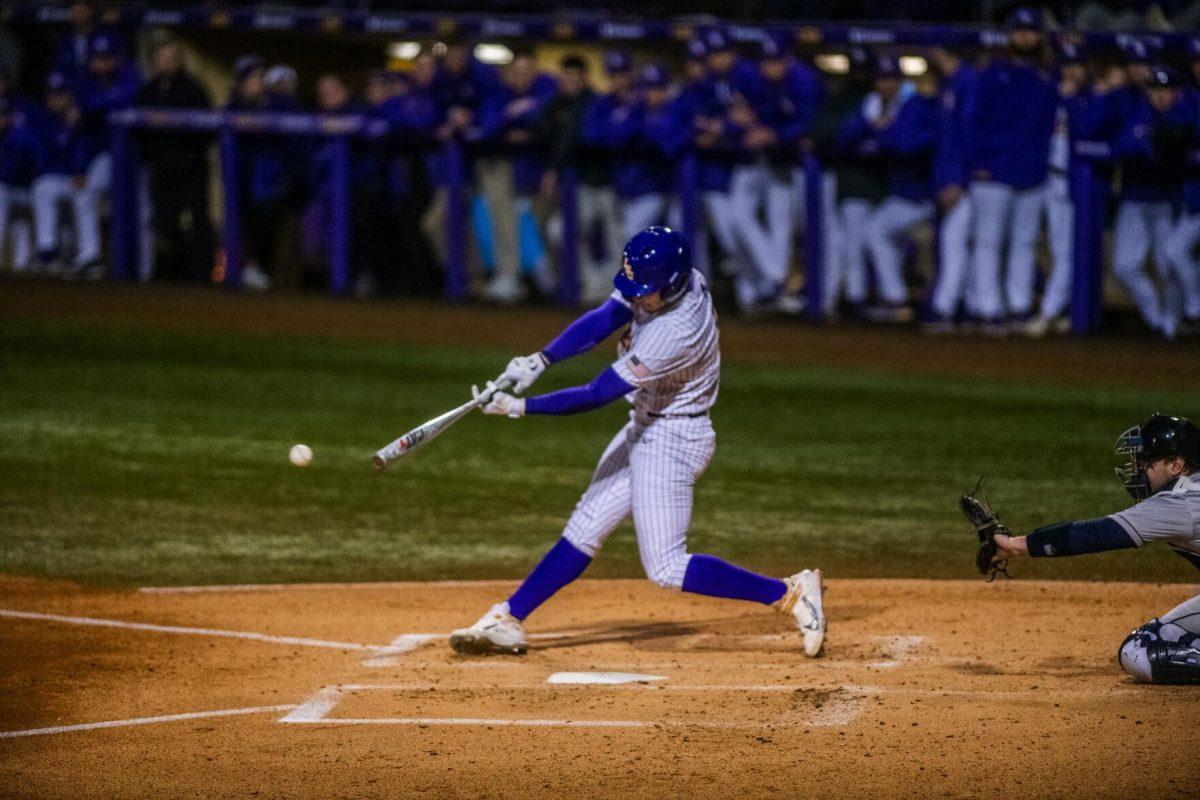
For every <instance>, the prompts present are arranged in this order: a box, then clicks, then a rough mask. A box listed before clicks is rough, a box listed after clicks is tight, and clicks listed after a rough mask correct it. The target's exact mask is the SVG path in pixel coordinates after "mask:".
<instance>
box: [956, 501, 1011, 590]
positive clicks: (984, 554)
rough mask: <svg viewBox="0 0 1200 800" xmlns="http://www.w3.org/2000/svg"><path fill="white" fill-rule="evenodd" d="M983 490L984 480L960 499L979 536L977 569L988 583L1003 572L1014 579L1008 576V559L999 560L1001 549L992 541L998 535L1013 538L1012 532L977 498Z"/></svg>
mask: <svg viewBox="0 0 1200 800" xmlns="http://www.w3.org/2000/svg"><path fill="white" fill-rule="evenodd" d="M981 488H983V478H980V479H979V483H977V484H975V488H974V489H972V490H971V491H970V492H968V493H967V494H964V495H963V496H962V497H960V498H959V500H958V507H959V508H961V509H962V512H963V514H965V515H966V516H967V519H968V520H970V521H971V524H972V525H974V526H975V533H976V534H978V535H979V549H978V550H977V551H976V552H975V567H976V569H978V570H979V574H980V575H986V576H987V579H988V583H991V582H992V581H994V580H995V579H996V573H997V572H1003V573H1004V577H1006V578H1011V577H1012V576H1011V575H1009V574H1008V559H1006V558H1005V559H999V560H997V558H996V553H997V552H998V551H999V548H998V547H997V546H996V542H995V541H993V540H992V536H994V535H995V534H997V533H1003V534H1004V535H1006V536H1011V535H1012V532H1011V531H1009V529H1008V528H1007V527H1005V526H1004V523H1002V522H1000V517H999V515H998V514H996V512H995V511H992V508H991V506H989V505H988V504H987V502H986V501H984V500H981V499H979V498H978V497H976V496H975V495H976V494H978V492H979V490H980V489H981Z"/></svg>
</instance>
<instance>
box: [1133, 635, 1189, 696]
mask: <svg viewBox="0 0 1200 800" xmlns="http://www.w3.org/2000/svg"><path fill="white" fill-rule="evenodd" d="M1117 661H1118V662H1120V664H1121V668H1122V669H1124V670H1125V671H1126V672H1128V673H1129V674H1130V675H1132V676H1133V677H1135V678H1137V679H1138V680H1139V681H1142V682H1143V683H1159V684H1200V650H1197V649H1196V648H1194V647H1189V646H1187V645H1183V644H1178V643H1176V642H1164V641H1162V640H1161V639H1157V638H1156V637H1153V636H1152V635H1149V634H1148V633H1147V632H1145V631H1143V630H1141V629H1139V630H1136V631H1134V632H1133V633H1131V634H1129V635H1128V636H1126V637H1125V641H1123V642H1121V649H1120V650H1118V651H1117Z"/></svg>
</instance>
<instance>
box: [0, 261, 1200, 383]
mask: <svg viewBox="0 0 1200 800" xmlns="http://www.w3.org/2000/svg"><path fill="white" fill-rule="evenodd" d="M573 317H574V313H573V312H569V311H565V310H561V309H547V308H534V307H520V308H495V307H486V306H478V305H448V304H445V303H440V302H432V301H428V302H421V301H368V302H363V301H347V300H337V299H333V298H330V297H326V296H320V295H294V294H268V295H237V294H231V293H228V292H225V291H222V290H219V289H213V288H191V287H180V286H161V285H158V286H121V285H117V284H71V283H63V282H56V281H39V280H13V279H7V280H5V279H0V319H4V318H13V319H15V318H31V319H42V320H44V319H59V320H63V321H67V322H79V323H87V324H104V325H129V326H137V327H147V326H149V327H161V328H172V329H182V330H198V331H229V332H237V333H250V334H262V335H277V334H284V335H291V336H319V337H328V338H332V339H342V340H348V341H369V342H389V343H390V342H404V343H410V344H435V345H448V346H454V345H460V346H473V345H482V346H487V347H494V348H510V349H512V350H513V351H514V352H521V353H524V352H528V351H529V349H530V348H532V347H537V346H539V345H541V344H544V343H545V342H547V341H549V339H550V338H552V337H553V336H554V335H555V334H556V333H557V332H558V331H559V330H560V329H561V328H562V327H563V325H565V324H566V323H567V322H569V321H570V320H571V319H572V318H573ZM605 352H607V350H606V351H605ZM721 352H722V356H723V357H724V358H726V359H732V360H733V361H736V362H741V363H758V364H772V365H784V366H810V365H817V366H833V367H843V368H849V369H871V370H878V371H883V372H891V373H897V372H898V373H905V374H921V375H941V376H948V377H962V376H965V377H974V378H1008V379H1015V380H1019V381H1039V382H1047V383H1052V384H1059V385H1087V386H1096V385H1099V386H1121V387H1133V388H1144V389H1153V388H1163V389H1178V388H1179V387H1182V386H1196V385H1200V339H1197V338H1195V337H1193V338H1191V339H1187V340H1181V341H1177V342H1172V343H1170V344H1168V343H1166V342H1163V341H1161V340H1159V339H1156V338H1154V337H1151V336H1149V335H1105V336H1096V337H1085V338H1051V339H1045V340H1036V341H1035V340H1030V339H1026V338H1024V337H1014V338H1009V339H982V338H978V337H944V336H943V337H931V336H923V335H921V334H920V333H919V332H917V331H916V330H915V329H914V328H911V327H900V328H894V327H889V326H877V327H871V328H866V327H861V326H854V325H841V326H831V327H819V326H812V325H807V324H803V323H799V322H796V321H786V320H784V321H761V322H753V323H746V322H742V321H739V320H730V319H726V318H724V317H723V318H722V328H721Z"/></svg>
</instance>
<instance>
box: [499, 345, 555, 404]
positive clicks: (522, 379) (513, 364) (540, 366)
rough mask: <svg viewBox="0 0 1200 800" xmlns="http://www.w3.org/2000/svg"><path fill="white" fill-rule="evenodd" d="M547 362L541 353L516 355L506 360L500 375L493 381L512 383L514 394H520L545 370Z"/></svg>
mask: <svg viewBox="0 0 1200 800" xmlns="http://www.w3.org/2000/svg"><path fill="white" fill-rule="evenodd" d="M548 363H549V362H548V361H547V360H546V357H545V356H544V355H542V354H541V353H534V354H533V355H529V356H517V357H516V358H514V359H513V360H512V361H510V362H508V366H507V367H505V368H504V372H502V373H500V377H498V378H496V380H495V383H497V384H500V383H506V382H507V383H509V384H511V385H512V390H513V391H514V392H515V393H516V394H521V393H522V392H524V391H525V390H526V389H528V388H529V387H530V386H532V385H533V382H534V381H536V380H537V379H538V377H540V376H541V374H542V373H543V372H545V371H546V365H547V364H548Z"/></svg>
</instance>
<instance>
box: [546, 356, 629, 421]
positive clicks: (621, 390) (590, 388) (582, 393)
mask: <svg viewBox="0 0 1200 800" xmlns="http://www.w3.org/2000/svg"><path fill="white" fill-rule="evenodd" d="M633 389H634V387H632V386H630V385H629V384H628V383H626V382H625V381H624V380H622V379H621V376H620V375H618V374H617V373H616V372H615V371H614V370H613V368H612V367H609V368H607V369H605V370H604V371H603V372H601V373H600V374H599V375H597V376H596V377H595V378H593V379H592V382H591V383H589V384H587V385H586V386H572V387H570V388H569V389H560V390H559V391H557V392H550V393H549V394H540V395H537V396H535V397H529V398H527V399H526V400H525V413H526V414H551V415H554V416H565V415H567V414H581V413H583V412H584V411H591V410H592V409H596V408H600V407H601V406H606V405H608V404H609V403H611V402H612V401H614V400H616V399H618V398H620V397H624V396H625V395H626V394H628V393H629V392H632V391H633Z"/></svg>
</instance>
